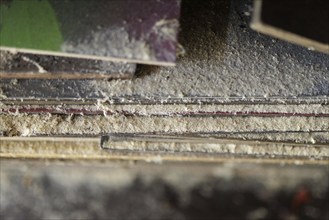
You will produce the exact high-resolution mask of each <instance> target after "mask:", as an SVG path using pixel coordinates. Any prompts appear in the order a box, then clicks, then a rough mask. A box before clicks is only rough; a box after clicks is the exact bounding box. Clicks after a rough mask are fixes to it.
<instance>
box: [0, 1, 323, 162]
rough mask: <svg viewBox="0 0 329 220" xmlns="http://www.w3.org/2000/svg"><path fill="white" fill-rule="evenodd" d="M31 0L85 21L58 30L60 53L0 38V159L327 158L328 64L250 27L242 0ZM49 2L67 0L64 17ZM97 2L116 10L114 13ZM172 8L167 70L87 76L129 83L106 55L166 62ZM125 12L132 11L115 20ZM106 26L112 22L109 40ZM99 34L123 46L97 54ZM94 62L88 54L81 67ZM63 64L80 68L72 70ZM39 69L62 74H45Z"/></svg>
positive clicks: (319, 55) (127, 69)
mask: <svg viewBox="0 0 329 220" xmlns="http://www.w3.org/2000/svg"><path fill="white" fill-rule="evenodd" d="M15 2H16V4H17V1H15V0H14V1H10V2H9V3H6V1H4V2H2V3H1V4H4V5H5V7H8V8H7V9H6V10H8V11H6V10H4V11H5V12H3V11H1V13H9V8H10V7H9V6H7V4H8V5H10V4H12V6H11V7H12V8H11V10H14V6H15V5H14V3H15ZM28 2H30V1H28ZM31 2H33V1H31ZM36 2H39V3H38V4H46V3H45V2H48V3H47V5H48V6H47V7H48V8H50V6H51V8H53V10H54V13H55V15H56V13H59V12H61V13H62V14H59V15H57V16H59V18H60V19H58V20H59V21H60V20H61V19H64V20H65V19H68V21H70V19H69V18H70V17H71V18H76V17H80V16H79V14H86V15H88V16H87V18H86V20H88V21H90V22H87V21H83V20H81V24H80V23H79V24H76V23H74V24H73V23H70V22H67V23H65V24H64V22H63V25H62V26H61V25H59V28H58V29H59V30H61V31H60V33H61V38H60V39H61V41H60V42H61V43H60V44H59V45H57V46H58V47H57V48H61V50H60V51H57V52H56V53H55V55H57V53H58V54H61V55H67V56H70V57H69V58H64V57H63V58H59V57H54V56H53V55H52V54H49V53H48V52H49V50H47V48H33V46H34V45H33V44H30V47H29V48H27V49H24V50H21V51H20V50H17V48H16V47H15V45H13V44H12V43H15V42H13V41H10V40H8V41H5V43H1V46H2V47H3V48H6V49H8V48H10V47H11V48H16V49H14V50H12V49H10V50H8V51H9V52H6V53H9V55H5V56H4V58H2V59H4V60H6V59H7V58H8V57H9V58H8V60H9V61H8V62H9V63H7V64H6V65H2V67H1V68H3V69H1V72H2V73H1V77H5V78H7V79H1V81H0V101H1V106H0V110H1V113H0V121H1V123H0V132H1V133H2V137H1V139H0V140H1V142H2V144H1V152H0V155H1V156H3V157H38V158H39V157H47V158H91V159H104V158H121V159H122V158H128V159H132V158H133V159H139V158H142V159H145V158H146V159H147V160H148V159H150V158H151V159H152V160H165V159H168V160H183V159H185V160H189V159H192V160H200V161H216V160H230V159H231V158H238V159H240V160H250V159H252V160H254V161H257V160H258V159H259V158H261V159H264V160H265V161H273V160H274V161H281V162H282V161H287V162H292V163H298V162H304V163H327V162H328V159H329V147H328V145H329V132H328V131H329V106H328V103H329V100H328V97H329V78H328V74H329V69H328V67H329V57H328V55H326V54H324V53H319V52H315V51H310V50H307V49H306V48H304V47H299V46H296V45H292V44H289V43H286V42H284V41H278V40H275V39H273V38H271V37H267V36H264V35H261V34H258V33H256V32H254V31H252V30H251V29H250V28H249V22H250V20H251V18H250V8H252V5H250V1H244V0H233V1H227V0H207V1H198V0H193V1H192V0H191V1H186V2H185V3H184V2H183V4H182V5H181V4H179V1H167V0H166V1H131V2H130V3H129V4H127V5H129V7H128V8H125V7H123V8H120V7H119V6H120V4H121V3H119V2H123V1H108V0H107V1H104V3H102V4H101V3H100V1H55V0H48V1H36ZM59 2H66V3H65V4H68V5H69V3H70V2H71V3H72V4H73V3H77V2H79V5H77V6H74V8H76V10H75V12H72V14H70V13H68V12H66V11H65V10H61V7H64V6H63V4H64V3H59ZM67 2H68V3H67ZM91 2H92V3H91ZM94 2H97V4H95V3H94ZM105 2H114V3H115V4H118V9H117V10H114V11H115V12H113V13H114V14H111V13H108V11H109V8H106V7H107V5H108V7H110V5H111V4H110V3H109V4H107V3H105ZM124 2H128V1H124ZM134 2H138V6H134V4H137V3H134ZM144 2H147V3H148V4H147V5H145V7H144V6H142V5H141V4H143V3H144ZM35 4H37V3H35ZM80 4H81V8H80ZM84 4H88V5H84ZM98 4H101V5H102V6H99V5H98ZM115 4H114V5H115ZM153 4H155V5H153ZM124 5H125V4H124ZM124 5H121V6H124ZM127 5H126V6H127ZM160 5H161V7H160ZM180 6H181V7H182V9H181V19H180V23H181V29H182V30H181V36H180V43H182V44H183V46H184V48H185V50H186V54H185V55H184V56H182V57H181V58H180V59H178V60H177V62H176V66H173V67H168V66H157V67H155V66H147V65H144V66H140V68H139V70H138V71H139V72H138V77H136V78H134V79H133V80H112V81H107V80H97V78H102V77H105V78H106V76H111V77H112V78H121V77H123V78H126V79H127V78H130V76H131V75H132V73H133V72H134V68H135V66H132V65H133V64H130V63H129V64H128V63H126V64H124V65H120V64H118V63H117V62H116V61H118V60H120V61H122V60H124V61H125V62H130V60H132V61H133V62H135V63H143V64H153V63H154V64H157V65H172V64H173V63H174V62H175V54H176V45H177V38H176V35H177V30H178V23H177V22H178V20H177V19H178V16H179V14H180V13H179V11H180ZM1 7H2V9H1V10H3V5H2V6H1ZM15 7H18V6H17V5H16V6H15ZM135 7H142V8H143V10H134V12H130V13H128V14H127V13H122V12H123V11H125V10H128V11H129V10H132V9H131V8H135ZM148 7H150V8H148ZM102 8H103V9H104V10H102ZM119 8H120V9H119ZM77 9H79V10H82V11H83V13H82V12H80V11H79V10H77ZM96 9H97V10H96ZM160 9H161V10H160ZM67 10H68V9H67ZM88 10H90V11H88ZM144 10H145V11H144ZM148 10H149V11H148ZM72 11H74V10H72ZM94 11H99V14H97V13H92V12H94ZM105 11H106V13H105ZM102 12H103V13H102ZM125 12H127V11H125ZM146 12H147V13H146ZM151 12H152V13H151ZM143 13H146V14H143ZM118 15H120V16H121V17H122V16H123V15H129V17H126V18H122V19H121V17H120V16H118ZM66 16H68V17H66ZM114 18H115V19H114ZM119 18H120V19H119ZM136 18H138V19H137V20H136ZM103 19H104V21H103ZM113 19H114V20H113ZM148 19H149V20H148ZM105 20H106V22H105ZM112 20H113V22H112ZM72 21H78V20H76V19H72ZM93 21H95V23H97V24H99V27H98V26H97V25H94V24H93V23H92V22H93ZM3 22H6V19H4V20H3ZM79 22H80V20H79ZM118 23H119V25H118ZM59 24H62V23H60V22H59ZM79 25H82V27H83V28H82V29H79V28H78V27H79ZM107 25H111V27H115V28H114V29H113V30H115V31H114V33H113V34H112V32H108V31H107V30H111V28H110V27H108V26H107ZM130 25H131V26H130ZM2 27H3V28H2V29H1V31H2V32H5V31H6V28H5V24H4V25H3V24H2ZM73 27H74V28H73ZM75 28H76V29H75ZM86 30H90V33H86ZM116 31H118V32H116ZM123 33H125V34H128V35H127V36H125V35H121V34H123ZM9 34H10V32H9V33H8V36H9ZM120 36H121V37H120ZM111 37H118V38H115V39H116V40H114V41H115V42H119V40H123V39H129V41H131V42H132V45H134V46H133V47H132V48H126V47H125V50H120V48H115V49H114V50H111V49H113V47H111V42H105V44H106V45H108V47H104V50H102V48H99V46H100V45H101V42H103V40H104V39H108V40H111V39H112V38H111ZM126 37H127V38H126ZM8 39H10V38H9V37H8ZM120 42H121V41H120ZM103 45H104V44H103ZM118 45H120V44H117V46H118ZM122 45H125V44H122ZM112 46H113V45H112ZM146 48H147V50H146ZM42 49H43V50H42ZM16 50H17V51H18V53H14V54H13V53H12V51H16ZM31 51H39V52H40V51H47V52H45V54H46V55H32V54H31V53H30V52H31ZM125 52H127V53H126V54H125ZM135 52H136V53H135ZM42 53H44V52H42ZM76 53H79V56H81V57H79V56H78V57H77V56H76ZM2 54H4V53H2ZM128 55H129V56H130V57H128ZM82 56H84V57H83V58H82ZM95 56H97V58H99V59H98V60H88V61H87V60H84V59H85V58H94V57H95ZM131 56H133V57H131ZM128 58H129V59H128ZM82 60H84V61H85V62H81V61H82ZM12 61H15V63H16V64H17V65H16V64H15V65H11V63H12ZM53 63H57V64H58V65H56V66H54V65H52V64H53ZM68 65H72V66H74V67H72V66H71V67H69V66H68ZM47 67H48V68H49V69H47ZM103 67H106V68H103ZM10 68H11V70H12V71H8V69H10ZM33 68H34V69H33ZM70 68H73V69H80V70H81V69H84V71H85V72H84V73H79V74H80V75H76V73H73V74H72V71H71V69H70ZM27 69H29V70H30V72H29V73H23V72H24V71H25V70H27ZM36 70H39V71H36ZM113 70H124V71H123V72H118V71H113ZM50 71H51V72H52V73H54V75H56V74H58V75H60V76H61V77H62V76H63V78H73V79H71V80H68V79H54V78H56V77H53V75H52V73H49V72H50ZM70 71H71V72H70ZM36 72H37V73H36ZM95 72H98V73H97V74H98V77H96V76H95ZM66 73H69V74H67V75H71V76H70V77H64V75H65V74H66ZM90 73H93V74H92V75H93V76H91V75H90ZM130 73H131V74H130ZM25 74H26V75H34V76H36V75H38V78H52V79H47V80H45V79H27V78H28V77H26V75H25ZM42 74H45V75H47V77H40V76H41V75H42ZM9 75H10V76H19V77H12V78H20V79H9V78H10V77H8V76H9ZM81 75H83V77H82V76H81ZM111 77H108V78H111ZM24 78H25V79H24ZM77 78H79V79H77ZM80 78H89V79H80ZM91 78H92V79H91ZM159 158H160V159H159Z"/></svg>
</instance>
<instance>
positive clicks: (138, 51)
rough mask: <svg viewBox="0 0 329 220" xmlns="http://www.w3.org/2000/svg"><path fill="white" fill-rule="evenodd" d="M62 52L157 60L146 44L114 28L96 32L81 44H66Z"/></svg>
mask: <svg viewBox="0 0 329 220" xmlns="http://www.w3.org/2000/svg"><path fill="white" fill-rule="evenodd" d="M61 50H62V51H63V52H66V53H78V54H86V55H96V56H100V57H117V58H125V59H134V60H156V58H155V55H154V54H153V53H152V50H151V49H150V47H149V45H147V44H146V42H144V41H139V40H137V39H133V38H131V37H130V36H129V34H128V32H127V31H126V30H125V29H124V28H121V27H113V28H111V30H101V31H99V32H97V31H95V32H93V33H92V34H91V35H90V36H89V37H86V38H85V39H84V40H83V41H81V42H79V43H76V42H70V41H67V42H64V43H63V44H62V46H61ZM91 53H92V54H91Z"/></svg>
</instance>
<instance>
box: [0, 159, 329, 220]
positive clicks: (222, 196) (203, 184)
mask: <svg viewBox="0 0 329 220" xmlns="http://www.w3.org/2000/svg"><path fill="white" fill-rule="evenodd" d="M0 163H1V169H0V175H1V179H0V181H1V182H0V183H1V188H0V195H1V196H0V202H1V203H0V204H1V206H0V216H1V218H2V219H7V218H8V219H9V218H14V219H17V218H21V217H22V213H24V218H25V219H26V218H28V219H35V218H38V219H91V218H92V219H168V218H170V219H218V216H221V217H222V218H223V219H253V220H256V219H282V220H287V219H304V218H305V219H312V220H313V219H326V218H327V217H328V210H327V204H328V202H329V201H328V176H329V175H328V170H327V169H326V167H325V166H310V165H307V166H300V165H297V166H296V165H265V164H262V166H259V164H258V165H256V164H248V163H242V164H236V163H235V164H234V163H222V164H192V163H189V164H177V163H165V164H162V165H157V164H144V163H137V164H136V163H134V164H129V163H115V162H103V163H95V162H94V163H93V162H88V163H84V162H71V163H68V162H66V163H63V162H54V161H47V162H42V161H34V162H31V161H8V160H2V161H1V162H0ZM64 169H65V172H63V170H64ZM31 200H33V201H34V202H30V201H31Z"/></svg>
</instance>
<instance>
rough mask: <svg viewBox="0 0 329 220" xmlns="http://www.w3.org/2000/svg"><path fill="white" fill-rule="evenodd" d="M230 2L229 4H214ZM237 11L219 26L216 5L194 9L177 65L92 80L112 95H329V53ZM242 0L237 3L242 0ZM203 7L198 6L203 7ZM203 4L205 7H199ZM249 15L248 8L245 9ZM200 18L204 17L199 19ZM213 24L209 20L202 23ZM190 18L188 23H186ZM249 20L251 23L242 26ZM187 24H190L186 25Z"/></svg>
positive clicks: (98, 87)
mask: <svg viewBox="0 0 329 220" xmlns="http://www.w3.org/2000/svg"><path fill="white" fill-rule="evenodd" d="M214 4H215V5H221V6H225V4H224V3H220V1H219V3H214ZM239 4H240V5H242V9H236V11H234V10H233V9H232V10H231V17H230V19H229V22H228V23H227V26H225V25H223V26H222V27H218V28H219V29H220V30H218V31H216V32H214V29H213V28H214V27H213V25H216V26H217V25H218V21H217V20H215V19H217V16H214V15H216V14H220V15H223V18H222V19H224V20H225V15H224V14H225V10H227V9H226V8H225V7H223V8H222V9H221V11H216V12H215V11H214V10H215V9H216V8H207V10H210V11H207V12H204V11H202V10H204V9H203V8H201V9H200V10H201V12H195V11H192V10H191V11H189V12H188V13H196V15H198V14H200V16H201V17H202V16H203V17H204V16H205V15H207V17H206V18H203V19H200V17H197V16H196V15H193V14H192V15H190V17H189V20H188V21H184V19H183V21H182V26H183V27H182V28H183V29H182V31H181V37H180V42H181V43H182V44H183V45H184V46H185V49H186V51H187V53H186V56H184V57H182V58H180V59H179V60H178V61H177V65H176V67H159V68H155V67H154V68H152V67H145V68H143V69H141V70H140V72H139V76H140V77H139V78H136V79H134V80H133V81H116V82H114V81H112V82H96V81H90V86H93V87H95V88H96V89H98V90H99V91H102V94H104V95H106V96H107V97H113V96H116V97H122V96H134V95H136V96H139V97H149V98H152V97H162V98H163V99H166V98H168V97H178V98H184V97H223V98H228V97H239V98H241V99H244V98H245V99H251V100H252V98H256V97H259V98H263V99H267V98H271V97H296V98H298V97H300V96H305V95H306V96H309V95H313V96H317V95H328V94H329V87H328V85H329V69H328V68H329V56H328V55H325V54H321V53H317V52H314V51H308V50H307V49H306V48H302V47H298V46H295V45H291V44H289V43H286V42H282V41H278V40H274V39H272V38H270V37H267V36H262V35H260V34H258V33H256V32H254V31H252V30H250V29H249V28H248V22H249V20H250V18H249V17H248V16H243V19H241V18H240V17H239V13H242V12H244V11H243V10H247V9H245V7H247V6H246V4H242V3H239ZM239 4H238V3H236V5H239ZM197 8H198V7H197ZM198 9H199V8H198ZM242 14H243V13H242ZM195 19H198V20H195ZM203 20H204V21H207V22H208V23H205V24H203V23H202V22H203ZM185 22H186V23H185ZM241 25H245V28H241V27H240V26H241ZM184 28H185V29H184Z"/></svg>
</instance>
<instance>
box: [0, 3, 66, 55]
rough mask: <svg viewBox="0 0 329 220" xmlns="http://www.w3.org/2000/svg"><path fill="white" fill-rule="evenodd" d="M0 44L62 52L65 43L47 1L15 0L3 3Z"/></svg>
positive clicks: (0, 11)
mask: <svg viewBox="0 0 329 220" xmlns="http://www.w3.org/2000/svg"><path fill="white" fill-rule="evenodd" d="M0 13H1V14H0V15H1V17H0V18H1V20H0V45H1V46H5V47H15V48H24V49H41V48H42V49H43V50H52V51H58V50H60V46H61V44H62V42H63V38H62V36H61V32H60V28H59V25H58V22H57V19H56V15H55V13H54V11H53V9H52V7H51V5H50V4H49V2H48V0H12V1H10V2H6V3H1V4H0Z"/></svg>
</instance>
